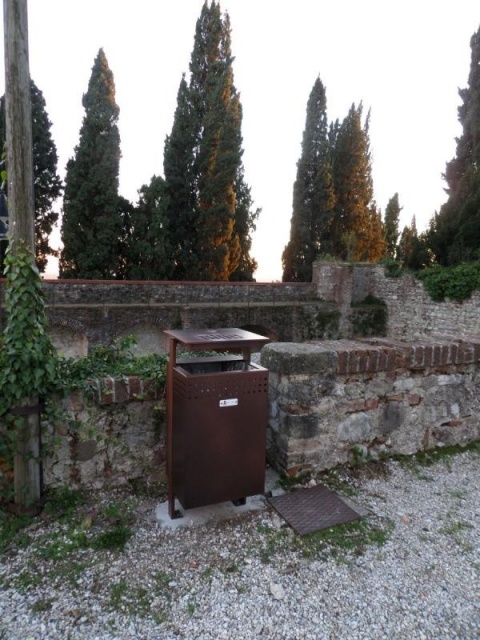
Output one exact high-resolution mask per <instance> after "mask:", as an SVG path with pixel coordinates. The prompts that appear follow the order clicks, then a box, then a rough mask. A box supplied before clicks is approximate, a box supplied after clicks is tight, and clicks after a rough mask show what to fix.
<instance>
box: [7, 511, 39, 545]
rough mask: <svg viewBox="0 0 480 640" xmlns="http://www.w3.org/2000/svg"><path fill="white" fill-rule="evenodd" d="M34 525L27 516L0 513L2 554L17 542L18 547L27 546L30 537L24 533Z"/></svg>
mask: <svg viewBox="0 0 480 640" xmlns="http://www.w3.org/2000/svg"><path fill="white" fill-rule="evenodd" d="M31 523H32V519H31V518H30V517H27V516H17V515H13V514H9V513H4V512H2V511H0V554H1V553H4V552H5V551H6V550H7V549H8V548H9V547H10V545H11V544H12V543H13V542H15V544H17V545H18V546H26V545H25V542H26V541H27V540H28V541H29V537H28V536H27V535H26V534H24V533H22V532H23V530H24V529H25V528H26V527H28V526H29V525H30V524H31Z"/></svg>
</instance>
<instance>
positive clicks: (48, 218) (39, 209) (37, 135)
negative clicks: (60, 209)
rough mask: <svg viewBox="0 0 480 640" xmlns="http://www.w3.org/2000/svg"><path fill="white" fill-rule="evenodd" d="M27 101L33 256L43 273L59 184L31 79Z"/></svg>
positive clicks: (47, 125) (41, 102)
mask: <svg viewBox="0 0 480 640" xmlns="http://www.w3.org/2000/svg"><path fill="white" fill-rule="evenodd" d="M30 98H31V104H32V144H33V146H32V156H33V176H34V185H33V186H34V197H35V256H36V262H37V267H38V269H39V271H40V272H44V271H45V268H46V266H47V259H48V256H49V255H56V251H55V250H54V249H52V247H51V246H50V241H49V236H50V234H51V232H52V230H53V227H54V225H55V224H56V222H57V220H58V213H57V212H56V211H53V209H52V207H53V205H54V203H55V201H56V200H57V198H59V196H60V195H61V192H62V181H61V180H60V177H59V176H58V174H57V164H58V156H57V148H56V145H55V143H54V141H53V139H52V136H51V133H50V129H51V127H52V123H51V122H50V119H49V117H48V113H47V111H46V102H45V98H44V97H43V93H42V92H41V91H40V89H39V88H38V87H37V86H36V84H35V82H34V81H33V80H31V81H30ZM4 102H5V96H2V98H0V145H1V147H2V148H3V145H4V141H5V129H4V119H5V108H4ZM3 180H4V178H3V177H2V181H3ZM5 191H6V185H5ZM2 265H3V259H1V256H0V267H1V266H2Z"/></svg>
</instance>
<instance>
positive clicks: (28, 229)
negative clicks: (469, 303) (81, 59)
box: [3, 0, 41, 512]
mask: <svg viewBox="0 0 480 640" xmlns="http://www.w3.org/2000/svg"><path fill="white" fill-rule="evenodd" d="M3 29H4V40H5V116H6V117H5V125H6V126H5V130H6V136H5V137H6V141H7V181H8V214H9V242H10V246H11V250H12V251H13V252H15V249H16V247H17V246H18V245H19V243H20V242H21V241H23V242H24V243H25V245H26V246H27V247H28V248H29V249H30V250H31V251H32V256H34V255H35V232H34V219H35V200H34V191H33V154H32V105H31V98H30V69H29V63H28V19H27V0H3ZM35 407H38V399H37V398H24V399H23V400H22V402H21V403H20V406H19V407H17V408H16V411H17V413H19V414H20V415H22V416H24V417H23V418H22V420H23V426H22V427H21V428H20V429H18V432H17V451H16V455H15V461H14V476H15V479H14V490H15V503H16V505H17V507H18V510H19V511H24V512H25V511H29V510H32V509H33V510H35V505H37V504H38V503H39V500H40V497H41V465H40V460H39V455H40V416H39V413H38V409H36V410H34V408H35ZM32 411H33V412H32Z"/></svg>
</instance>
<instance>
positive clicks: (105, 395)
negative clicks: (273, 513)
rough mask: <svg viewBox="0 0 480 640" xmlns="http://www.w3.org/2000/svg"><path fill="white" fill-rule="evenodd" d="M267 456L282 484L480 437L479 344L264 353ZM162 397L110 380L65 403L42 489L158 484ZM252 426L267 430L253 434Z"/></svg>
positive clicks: (275, 347)
mask: <svg viewBox="0 0 480 640" xmlns="http://www.w3.org/2000/svg"><path fill="white" fill-rule="evenodd" d="M260 362H261V364H262V365H263V366H264V367H266V368H267V369H268V370H269V403H270V409H269V421H268V425H264V426H265V428H267V433H268V438H267V442H268V445H267V449H268V450H267V456H268V460H269V462H270V463H271V464H272V465H273V466H274V467H275V468H276V469H277V470H278V471H280V472H282V473H287V474H290V475H295V474H298V473H299V472H301V471H303V470H307V469H316V470H322V469H327V468H331V467H334V466H336V465H338V464H343V463H346V462H349V461H352V460H354V459H355V458H357V457H358V458H367V457H368V456H371V457H374V458H377V457H379V456H381V455H382V454H385V455H388V454H392V453H399V454H412V453H415V452H416V451H419V450H424V449H429V448H433V447H436V446H442V445H451V444H467V443H469V442H473V441H475V440H477V439H479V438H480V337H470V338H468V339H457V340H452V339H451V338H449V337H442V336H435V337H429V338H424V339H422V340H421V341H415V342H407V341H403V340H396V339H389V338H370V339H366V338H365V339H361V340H328V341H322V342H311V343H271V344H268V345H266V346H265V347H263V349H262V351H261V354H260ZM163 393H164V389H163V387H162V388H160V387H157V386H156V385H155V384H153V383H151V382H144V381H142V380H140V379H138V378H136V377H129V378H125V379H121V380H114V379H110V378H107V379H105V380H102V381H101V383H98V384H97V386H95V387H93V390H92V393H90V394H84V393H81V392H76V393H73V394H71V395H70V396H69V397H68V398H66V399H64V400H63V401H62V407H63V409H65V411H66V415H67V416H68V417H69V419H68V420H67V419H65V420H58V421H57V423H56V424H55V426H54V427H49V437H48V438H47V442H51V441H52V438H53V437H55V438H56V439H57V441H58V442H57V444H56V446H55V447H54V449H53V455H50V456H47V458H46V460H45V465H44V468H45V484H46V485H49V486H58V485H62V484H69V485H73V486H75V485H77V486H83V487H92V488H101V487H109V486H118V485H121V484H124V483H126V482H127V481H129V480H132V479H135V478H142V479H144V480H149V479H150V480H152V481H164V480H165V479H166V474H165V459H166V419H165V418H166V415H165V403H164V398H163ZM259 428H263V426H262V425H259Z"/></svg>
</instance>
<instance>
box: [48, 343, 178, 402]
mask: <svg viewBox="0 0 480 640" xmlns="http://www.w3.org/2000/svg"><path fill="white" fill-rule="evenodd" d="M135 342H136V340H135V337H134V336H127V337H125V338H121V339H119V340H115V341H114V342H113V344H111V345H107V346H106V345H97V346H95V347H93V349H92V350H91V352H90V353H89V355H88V356H85V357H83V358H62V359H61V360H60V361H59V384H61V385H62V387H63V389H65V390H66V391H68V390H71V389H79V388H84V389H88V388H89V387H88V383H89V382H91V381H92V380H98V379H101V378H105V377H107V376H111V377H114V378H115V377H117V378H121V377H123V376H131V375H136V376H139V377H140V378H143V379H144V380H156V381H157V382H159V383H161V384H163V383H165V381H166V371H167V356H166V355H165V354H161V355H160V354H151V355H146V356H135V355H134V354H133V352H132V347H133V346H134V344H135Z"/></svg>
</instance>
